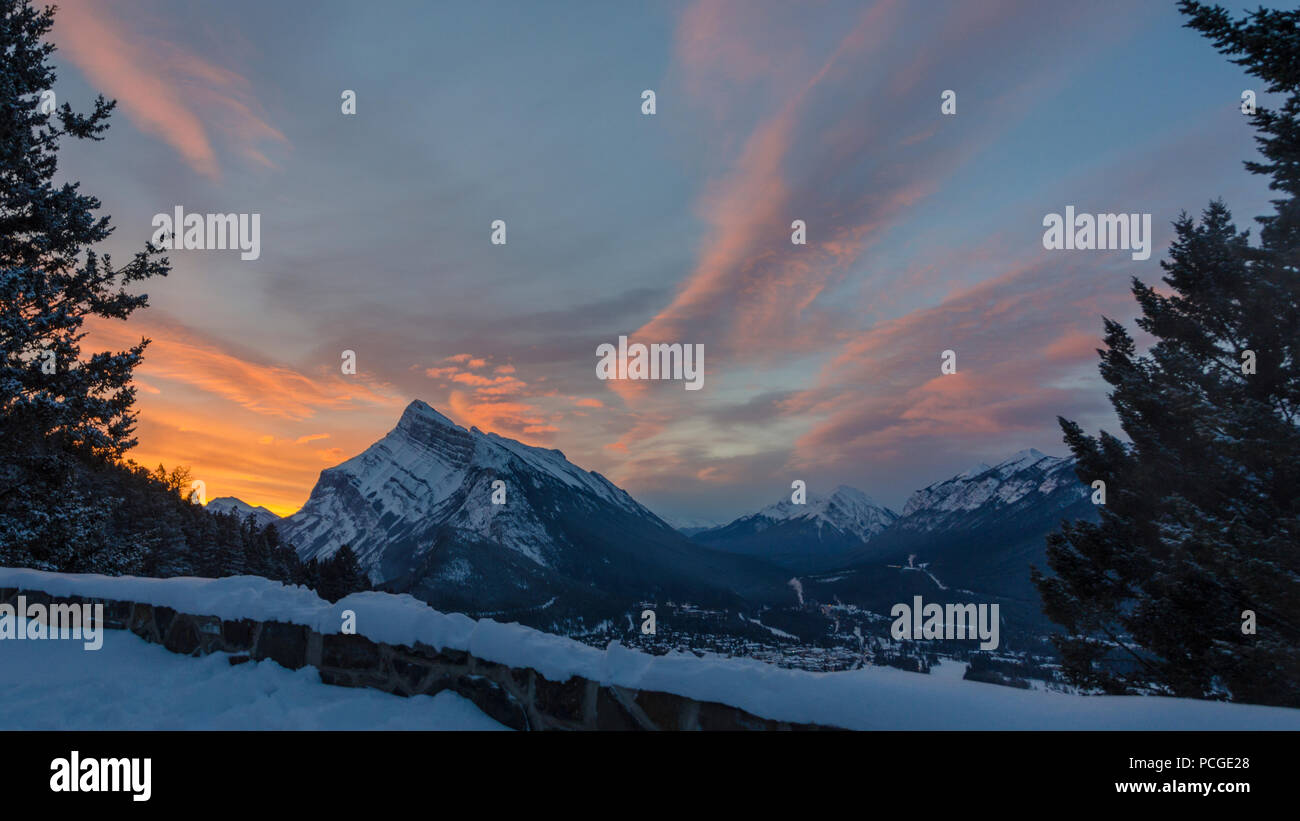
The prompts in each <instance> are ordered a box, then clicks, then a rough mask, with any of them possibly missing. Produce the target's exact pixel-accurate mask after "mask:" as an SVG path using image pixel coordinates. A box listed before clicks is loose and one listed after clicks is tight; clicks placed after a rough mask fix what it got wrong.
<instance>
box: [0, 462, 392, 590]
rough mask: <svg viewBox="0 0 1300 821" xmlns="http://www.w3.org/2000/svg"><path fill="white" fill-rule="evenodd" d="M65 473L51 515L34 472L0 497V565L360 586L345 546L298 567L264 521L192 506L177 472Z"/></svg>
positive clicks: (363, 582)
mask: <svg viewBox="0 0 1300 821" xmlns="http://www.w3.org/2000/svg"><path fill="white" fill-rule="evenodd" d="M9 467H11V468H12V467H13V465H10V466H9ZM67 474H68V475H65V477H64V480H63V481H62V482H61V483H60V484H61V486H62V487H61V490H62V492H63V493H64V494H67V495H65V498H62V499H60V503H59V505H58V506H57V511H58V515H57V516H54V517H51V516H48V515H41V510H42V506H41V505H40V503H39V502H40V496H41V493H42V492H46V493H48V492H50V491H52V490H54V489H53V488H40V487H39V486H40V485H41V484H42V483H41V482H40V481H39V477H36V476H32V475H29V476H27V477H25V478H26V479H27V480H28V481H27V482H24V483H23V487H22V488H21V489H15V492H11V493H10V494H9V495H8V496H7V497H6V498H0V565H4V566H10V567H32V568H36V569H39V570H51V571H56V572H62V573H104V574H107V575H139V576H153V577H170V576H201V577H206V578H218V577H222V576H241V575H251V576H262V577H264V578H267V579H273V580H276V581H281V582H284V583H286V584H299V585H304V586H306V587H309V588H311V589H312V590H315V591H317V593H318V594H319V595H320V596H321V597H322V598H325V599H328V600H330V601H337V600H338V599H340V598H342V597H344V596H346V595H348V594H349V593H353V592H356V591H360V590H368V589H370V585H369V582H368V580H367V578H366V576H365V573H364V572H362V570H361V566H360V564H359V563H358V561H357V558H356V555H355V554H354V553H353V551H352V550H351V548H349V547H347V546H344V547H343V548H341V549H340V550H339V551H338V552H337V553H335V554H334V555H333V556H331V557H330V558H329V559H326V560H325V561H323V562H317V561H316V560H315V559H313V560H311V561H309V562H303V561H301V560H300V559H299V558H298V555H297V553H296V552H295V551H294V549H293V547H292V546H291V545H289V544H286V543H285V542H283V541H282V540H281V539H280V534H279V532H278V530H277V529H276V527H275V525H274V524H270V525H267V526H266V527H260V526H259V525H258V524H257V522H256V521H255V520H254V519H253V517H251V516H249V517H246V518H241V517H239V516H238V515H237V514H236V513H234V512H233V511H232V512H227V513H211V512H209V511H207V510H205V509H204V508H203V507H202V506H200V505H197V504H193V503H192V502H191V501H190V489H189V485H190V473H189V471H188V469H186V468H173V469H172V470H171V471H168V470H166V469H165V468H164V467H163V466H162V465H159V466H158V467H157V468H155V469H154V470H148V469H146V468H144V467H141V466H140V465H138V464H136V463H134V462H132V461H125V462H107V461H106V462H102V463H99V464H94V463H89V464H87V463H84V462H83V463H81V464H80V465H77V466H76V467H75V468H74V469H72V470H69V471H68V472H67ZM33 494H34V495H33ZM68 496H70V497H71V498H68ZM51 509H55V508H54V506H48V507H45V508H44V510H46V511H48V510H51Z"/></svg>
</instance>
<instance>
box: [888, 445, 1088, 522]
mask: <svg viewBox="0 0 1300 821" xmlns="http://www.w3.org/2000/svg"><path fill="white" fill-rule="evenodd" d="M1086 495H1087V490H1086V488H1085V487H1084V486H1083V484H1081V483H1080V482H1079V479H1078V477H1077V476H1075V474H1074V461H1073V460H1072V459H1065V458H1062V457H1059V456H1047V455H1046V454H1043V453H1041V452H1039V451H1037V450H1034V449H1032V448H1030V449H1029V450H1022V451H1020V452H1019V453H1017V454H1015V455H1014V456H1012V457H1010V458H1009V459H1005V460H1003V461H1001V462H998V463H997V464H996V465H993V466H992V467H990V466H988V465H986V464H983V463H981V464H979V465H977V466H975V467H973V468H971V469H970V470H967V471H966V472H964V473H960V474H958V475H957V476H954V477H952V478H951V479H947V480H945V481H942V482H936V483H935V484H932V485H930V486H929V487H926V488H923V489H921V490H918V491H916V492H915V493H913V494H912V496H911V498H909V499H908V500H907V504H906V505H904V506H903V516H902V517H901V518H900V519H899V521H898V525H897V527H898V528H899V529H900V530H912V531H933V530H946V529H954V528H970V527H973V526H977V525H978V524H979V523H980V522H981V521H991V520H994V519H1001V520H1006V519H1007V518H1010V517H1013V516H1015V515H1016V514H1017V513H1018V512H1021V511H1029V510H1034V511H1038V512H1050V511H1053V510H1060V509H1062V508H1065V507H1068V506H1070V505H1071V504H1073V503H1074V502H1076V501H1078V500H1079V499H1081V498H1083V497H1085V496H1086Z"/></svg>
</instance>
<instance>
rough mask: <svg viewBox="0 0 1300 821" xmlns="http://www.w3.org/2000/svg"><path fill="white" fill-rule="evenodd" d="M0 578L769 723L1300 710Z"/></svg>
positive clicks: (1101, 723) (228, 581) (444, 619)
mask: <svg viewBox="0 0 1300 821" xmlns="http://www.w3.org/2000/svg"><path fill="white" fill-rule="evenodd" d="M0 587H18V588H24V589H31V590H42V591H44V592H46V593H49V594H51V595H55V596H85V597H91V598H104V599H113V600H116V601H132V602H140V603H146V604H153V605H158V606H165V607H170V608H173V609H175V610H177V611H180V612H184V613H190V614H194V615H211V616H217V617H220V618H222V619H232V620H233V619H245V618H247V619H254V620H259V621H269V620H276V621H282V622H292V623H295V624H302V625H305V626H307V627H309V628H311V629H313V630H315V631H316V632H318V633H338V632H340V630H339V628H340V626H341V624H342V613H343V611H345V610H352V611H354V612H355V613H356V626H357V632H358V633H360V634H362V635H365V636H367V637H369V638H370V639H372V640H374V641H378V642H384V643H386V644H394V645H398V644H405V645H414V644H415V643H416V642H422V643H424V644H428V645H431V646H433V647H436V648H439V649H444V648H450V649H455V650H464V651H468V652H470V653H471V654H473V655H474V656H477V657H478V658H481V659H485V660H487V661H492V662H497V663H499V664H504V665H508V666H510V667H515V668H524V667H531V668H533V669H534V670H536V671H537V672H539V673H541V674H542V675H543V676H545V677H546V678H547V679H549V680H551V681H563V680H565V679H568V678H570V677H572V676H575V675H576V676H581V677H582V678H586V679H590V680H593V681H597V682H600V683H601V684H604V685H618V686H622V687H626V688H629V689H633V690H650V691H658V692H666V693H674V694H676V695H680V696H684V697H687V698H691V699H695V700H697V701H715V702H721V703H723V704H729V705H731V706H734V707H739V708H741V709H743V710H747V711H749V712H751V713H754V714H755V715H759V716H763V717H765V718H770V719H775V720H778V721H788V722H797V723H816V724H828V725H833V726H838V727H846V728H850V729H860V730H871V729H924V730H941V729H963V730H982V729H1007V730H1018V729H1080V730H1085V729H1086V730H1300V710H1290V709H1285V708H1279V707H1260V706H1255V705H1246V704H1224V703H1217V702H1206V701H1196V700H1190V699H1168V698H1150V697H1141V696H1076V695H1065V694H1060V693H1051V692H1046V691H1041V690H1019V689H1015V688H1010V687H1001V686H998V685H993V684H983V683H978V682H970V681H963V680H961V679H959V678H957V677H956V676H951V675H935V674H931V675H921V674H917V673H908V672H904V671H901V670H894V669H892V668H884V667H872V668H868V669H864V670H854V671H850V672H843V673H810V672H806V671H802V670H785V669H781V668H778V667H775V666H772V665H770V664H765V663H763V662H758V661H753V660H748V659H724V658H716V657H706V658H697V657H696V656H694V655H690V654H684V653H672V654H669V655H666V656H650V655H647V654H644V653H640V652H637V651H634V650H631V649H628V648H626V647H623V646H621V645H619V644H618V643H613V644H611V645H610V646H609V647H608V648H607V649H605V650H598V649H596V648H593V647H589V646H587V645H584V644H580V643H578V642H575V641H573V640H571V639H567V638H563V637H560V636H555V635H551V634H548V633H543V632H541V631H538V630H534V629H532V628H528V627H524V626H522V625H519V624H501V623H498V622H495V621H492V620H491V619H482V620H479V621H475V620H473V619H471V618H469V617H467V616H464V615H461V614H447V613H440V612H438V611H436V610H433V609H432V608H430V607H429V606H428V605H426V604H424V603H423V602H421V601H418V600H417V599H415V598H413V597H411V596H407V595H400V596H399V595H392V594H388V593H374V592H371V593H357V594H354V595H351V596H348V597H347V598H345V599H343V600H342V601H340V602H338V603H336V604H333V605H331V604H329V603H328V602H326V601H324V600H322V599H320V598H318V597H317V596H316V594H315V593H313V592H312V591H310V590H307V589H306V588H302V587H288V586H285V585H283V584H280V583H278V582H273V581H269V580H267V579H263V578H259V577H255V576H235V577H230V578H224V579H197V578H174V579H142V578H133V577H108V576H95V575H67V574H55V573H45V572H41V571H36V570H25V569H7V568H0ZM0 650H3V647H2V646H0ZM944 672H948V671H947V670H945V671H944Z"/></svg>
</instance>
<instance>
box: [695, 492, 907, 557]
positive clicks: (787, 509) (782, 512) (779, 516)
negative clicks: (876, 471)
mask: <svg viewBox="0 0 1300 821" xmlns="http://www.w3.org/2000/svg"><path fill="white" fill-rule="evenodd" d="M897 518H898V514H896V513H894V512H893V511H892V510H890V509H889V508H887V507H884V506H883V505H880V504H877V503H876V502H874V501H872V500H871V498H870V497H868V496H867V495H866V494H865V493H863V492H862V491H860V490H856V489H854V488H851V487H848V486H847V485H840V486H839V487H837V488H835V490H834V491H832V492H831V493H830V494H827V495H820V494H816V493H809V495H808V499H807V501H806V502H805V503H804V504H795V503H794V502H792V501H790V500H788V499H785V500H782V501H780V502H777V503H775V504H772V505H768V506H767V507H765V508H763V509H762V510H760V511H758V512H757V513H752V514H750V515H748V516H742V517H741V518H739V519H736V520H735V521H734V522H731V523H730V524H727V525H723V526H722V527H717V528H712V529H710V530H705V531H703V532H700V533H696V534H695V535H694V536H693V537H692V539H693V540H694V541H696V542H697V543H699V544H703V545H708V546H709V547H714V548H716V549H718V550H726V551H729V552H734V553H744V554H746V555H750V556H757V557H761V558H763V559H766V560H768V561H772V562H775V563H778V564H781V565H782V566H785V567H790V568H794V569H805V568H807V567H809V566H810V561H812V560H814V559H816V560H821V559H824V558H825V557H827V556H829V555H833V554H841V553H849V552H852V551H855V550H859V549H861V548H862V547H863V546H864V545H865V544H866V543H867V542H869V541H871V539H873V538H874V537H875V536H877V535H878V534H880V533H881V532H882V531H884V530H885V529H886V528H888V527H889V526H890V525H891V524H892V523H893V522H894V520H896V519H897Z"/></svg>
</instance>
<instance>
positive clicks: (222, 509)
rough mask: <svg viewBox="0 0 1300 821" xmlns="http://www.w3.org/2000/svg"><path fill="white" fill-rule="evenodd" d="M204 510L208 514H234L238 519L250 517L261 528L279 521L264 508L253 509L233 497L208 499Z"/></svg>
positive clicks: (277, 517) (251, 506) (278, 518)
mask: <svg viewBox="0 0 1300 821" xmlns="http://www.w3.org/2000/svg"><path fill="white" fill-rule="evenodd" d="M204 509H205V510H207V511H208V512H209V513H231V512H233V513H235V515H237V516H239V517H240V518H246V517H248V516H252V517H253V519H254V520H255V521H256V522H257V523H258V525H260V526H261V527H266V526H267V525H268V524H271V523H272V522H278V521H280V517H279V516H277V515H275V514H274V513H272V512H271V511H269V510H267V509H266V508H264V507H261V506H258V507H254V506H253V505H250V504H249V503H248V502H245V501H244V500H243V499H240V498H237V497H235V496H221V497H218V498H216V499H209V500H208V503H207V504H206V505H204Z"/></svg>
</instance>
